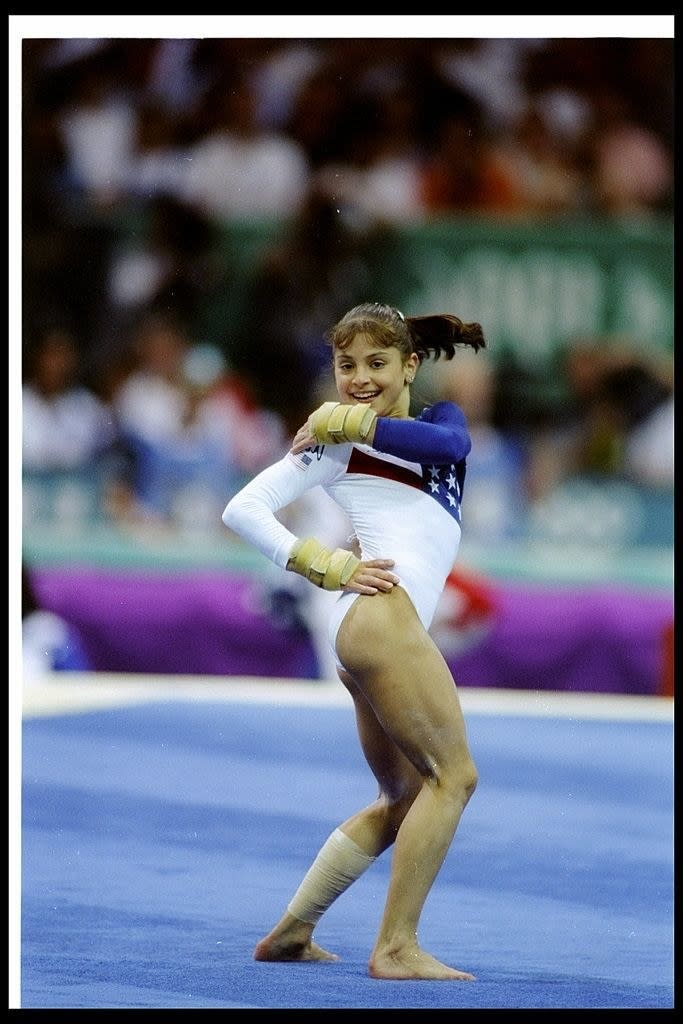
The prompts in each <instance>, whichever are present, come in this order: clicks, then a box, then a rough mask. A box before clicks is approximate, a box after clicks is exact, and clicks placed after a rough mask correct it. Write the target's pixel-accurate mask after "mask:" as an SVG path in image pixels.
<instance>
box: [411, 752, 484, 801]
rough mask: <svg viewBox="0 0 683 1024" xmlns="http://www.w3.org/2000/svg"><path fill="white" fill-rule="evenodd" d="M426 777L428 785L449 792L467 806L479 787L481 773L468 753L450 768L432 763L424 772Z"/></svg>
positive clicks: (454, 799)
mask: <svg viewBox="0 0 683 1024" xmlns="http://www.w3.org/2000/svg"><path fill="white" fill-rule="evenodd" d="M424 778H425V781H426V783H427V784H428V785H430V786H432V787H434V788H435V789H437V790H439V791H441V792H445V793H448V794H449V795H450V797H451V799H452V800H453V802H454V803H456V804H459V805H461V806H462V807H465V805H466V804H467V803H468V801H469V800H470V798H471V796H472V794H473V793H474V791H475V789H476V788H477V783H478V782H479V773H478V772H477V766H476V765H475V763H474V761H473V760H472V758H471V757H470V756H469V755H468V756H467V757H465V758H463V759H462V760H460V761H459V762H458V763H457V764H456V765H455V766H453V767H450V768H446V767H442V766H441V765H439V764H438V763H432V764H431V765H430V766H429V768H428V770H427V772H426V773H425V774H424Z"/></svg>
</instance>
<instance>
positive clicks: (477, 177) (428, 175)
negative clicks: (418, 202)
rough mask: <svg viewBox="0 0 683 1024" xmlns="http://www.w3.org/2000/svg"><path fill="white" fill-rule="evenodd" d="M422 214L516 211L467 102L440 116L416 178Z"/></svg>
mask: <svg viewBox="0 0 683 1024" xmlns="http://www.w3.org/2000/svg"><path fill="white" fill-rule="evenodd" d="M422 193H423V202H424V205H425V209H426V211H427V215H428V216H430V217H432V218H434V217H441V216H444V215H445V216H448V215H449V214H453V213H465V214H489V213H495V214H497V215H505V214H511V213H515V212H516V208H517V194H516V191H515V186H514V182H513V180H512V176H511V174H510V173H509V171H508V169H507V168H506V167H505V166H504V165H503V164H502V163H501V162H500V160H499V159H498V156H497V154H496V152H495V150H494V149H493V147H492V145H491V142H490V140H489V138H488V136H487V134H486V132H485V130H484V128H483V126H482V121H481V113H480V111H479V110H478V108H477V107H476V105H474V104H472V103H466V104H465V105H463V106H462V107H458V108H454V109H452V110H451V111H449V113H448V114H447V115H445V116H444V118H443V120H442V121H441V123H440V125H439V129H438V135H437V139H436V144H435V146H434V149H433V151H432V153H431V154H430V155H429V157H428V158H427V160H426V161H425V165H424V170H423V176H422Z"/></svg>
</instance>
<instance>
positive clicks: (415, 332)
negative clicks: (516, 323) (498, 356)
mask: <svg viewBox="0 0 683 1024" xmlns="http://www.w3.org/2000/svg"><path fill="white" fill-rule="evenodd" d="M361 333H362V334H369V335H370V336H371V337H372V338H373V340H374V341H376V342H377V343H378V344H379V345H382V346H384V347H385V348H390V347H395V348H397V349H398V350H399V351H400V353H401V355H402V356H403V358H404V359H407V358H408V356H409V355H411V354H412V353H413V352H415V353H417V356H418V357H419V360H420V362H422V361H423V360H424V359H427V358H429V356H433V357H434V358H435V359H438V358H439V356H442V355H443V356H445V358H446V359H452V358H453V356H454V355H455V349H456V346H457V345H469V346H470V347H471V348H473V349H474V351H475V352H478V351H479V349H480V348H486V339H485V338H484V334H483V332H482V329H481V324H478V323H464V322H463V321H462V320H460V319H459V318H458V317H457V316H453V315H452V314H451V313H436V314H432V315H430V316H404V315H403V313H401V311H400V310H398V309H396V308H395V307H394V306H387V305H385V304H384V303H381V302H364V303H362V304H361V305H360V306H354V308H353V309H350V310H349V311H348V313H345V314H344V316H343V317H342V318H341V320H339V322H338V323H336V324H335V325H334V327H332V329H331V330H330V331H328V333H327V335H326V338H327V341H328V342H329V343H330V344H331V345H332V346H333V347H334V348H337V349H341V350H342V351H343V350H344V349H345V348H346V347H347V346H348V345H350V344H351V342H352V341H353V339H354V337H355V336H356V335H357V334H361Z"/></svg>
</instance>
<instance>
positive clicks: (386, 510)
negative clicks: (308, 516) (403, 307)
mask: <svg viewBox="0 0 683 1024" xmlns="http://www.w3.org/2000/svg"><path fill="white" fill-rule="evenodd" d="M470 448H471V441H470V436H469V431H468V429H467V423H466V421H465V417H464V415H463V413H462V411H461V410H460V408H459V407H458V406H456V405H455V404H454V403H452V402H439V403H437V404H436V405H434V406H430V407H428V408H426V409H424V410H423V411H422V412H421V413H420V415H419V416H418V417H417V418H416V419H414V420H409V419H405V420H403V419H393V418H390V417H379V418H378V419H377V423H376V428H375V437H374V442H373V446H372V447H370V446H369V445H362V444H341V445H316V446H314V447H312V448H307V449H306V450H305V451H304V452H301V453H299V454H297V455H293V454H292V453H291V452H290V453H288V454H287V455H286V456H285V457H284V458H283V459H281V460H280V461H279V462H277V463H275V464H274V465H272V466H270V467H268V468H267V469H265V470H263V471H262V472H261V473H259V474H258V475H257V476H256V477H254V479H253V480H252V481H251V482H250V483H248V484H247V485H246V487H244V488H243V489H242V490H241V491H239V493H238V494H236V495H235V496H234V497H233V498H232V499H231V500H230V502H229V503H228V505H227V507H226V509H225V511H224V513H223V522H224V523H225V525H226V526H228V527H229V528H230V529H232V530H234V531H235V533H237V534H239V535H240V536H241V537H243V538H244V539H245V540H247V541H249V542H250V543H251V544H252V545H253V546H254V547H255V548H256V549H257V550H258V551H260V552H261V553H262V554H264V555H265V556H266V557H267V558H269V559H270V560H271V561H273V562H274V563H275V564H276V565H279V566H281V567H282V568H283V569H284V568H285V567H286V565H287V561H288V558H289V555H290V552H291V549H292V546H293V544H294V543H295V541H296V540H297V539H298V538H297V537H296V536H295V535H294V534H293V533H291V531H290V530H288V529H287V528H286V527H285V526H283V525H282V523H281V522H280V521H279V520H278V519H277V518H276V515H275V513H276V512H278V511H279V510H280V509H282V508H284V507H285V506H287V505H289V504H291V502H293V501H295V500H296V499H297V498H299V497H300V496H301V495H302V494H303V493H304V492H305V491H307V490H309V489H310V488H312V487H316V486H321V487H323V488H324V490H325V491H326V492H327V493H328V494H329V495H330V496H331V497H332V498H333V500H334V501H336V502H337V504H338V505H339V506H340V507H341V509H342V510H343V512H344V513H345V514H346V516H347V517H348V519H349V521H350V522H351V524H352V526H353V530H354V533H355V535H356V538H357V540H358V543H359V545H360V550H361V559H362V560H363V561H368V560H370V559H374V558H392V559H393V560H394V563H395V564H394V567H393V570H392V571H393V572H394V573H395V574H396V575H397V576H398V577H399V579H400V581H401V586H403V587H404V589H405V590H406V591H407V593H408V595H409V596H410V598H411V600H412V602H413V604H414V606H415V609H416V611H417V613H418V615H419V617H420V619H421V621H422V623H423V625H424V626H425V628H426V629H428V628H429V625H430V624H431V621H432V617H433V615H434V611H435V610H436V606H437V603H438V601H439V597H440V595H441V592H442V590H443V587H444V584H445V582H446V579H447V577H448V575H449V573H450V571H451V569H452V567H453V563H454V561H455V558H456V555H457V552H458V546H459V544H460V516H461V502H462V493H463V485H464V480H465V468H466V458H467V455H468V454H469V452H470ZM358 596H360V595H358V594H355V593H349V592H344V593H341V594H340V597H339V600H338V601H337V603H336V606H335V609H334V611H333V613H332V618H331V623H330V641H331V643H332V646H333V648H334V643H335V638H336V634H337V630H338V628H339V625H340V623H341V620H342V618H343V617H344V615H345V614H346V612H347V611H348V609H349V607H350V606H351V603H352V601H353V600H354V599H355V598H357V597H358Z"/></svg>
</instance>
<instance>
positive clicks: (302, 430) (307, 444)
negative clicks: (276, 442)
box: [289, 420, 318, 455]
mask: <svg viewBox="0 0 683 1024" xmlns="http://www.w3.org/2000/svg"><path fill="white" fill-rule="evenodd" d="M317 443H318V442H317V441H316V439H315V435H314V434H312V433H311V428H310V426H309V424H308V420H307V421H306V422H305V423H304V425H303V427H299V429H298V430H297V432H296V435H295V437H294V440H293V441H292V447H291V448H290V449H289V450H290V452H291V453H292V455H298V454H299V452H303V451H305V449H306V448H312V447H313V446H314V445H316V444H317Z"/></svg>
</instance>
